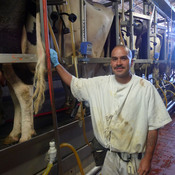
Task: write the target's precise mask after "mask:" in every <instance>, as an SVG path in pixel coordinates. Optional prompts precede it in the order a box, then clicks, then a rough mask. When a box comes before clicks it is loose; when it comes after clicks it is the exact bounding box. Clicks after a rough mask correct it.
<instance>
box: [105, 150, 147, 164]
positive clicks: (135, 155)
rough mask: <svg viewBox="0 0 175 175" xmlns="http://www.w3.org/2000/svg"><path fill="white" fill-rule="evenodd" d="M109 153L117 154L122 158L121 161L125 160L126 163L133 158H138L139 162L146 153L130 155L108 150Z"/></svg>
mask: <svg viewBox="0 0 175 175" xmlns="http://www.w3.org/2000/svg"><path fill="white" fill-rule="evenodd" d="M107 150H108V151H111V152H114V153H117V154H118V156H119V157H120V159H121V160H123V161H124V162H130V160H131V159H132V158H137V159H139V160H141V159H142V157H143V155H144V153H133V154H129V153H125V152H117V151H113V150H110V149H107Z"/></svg>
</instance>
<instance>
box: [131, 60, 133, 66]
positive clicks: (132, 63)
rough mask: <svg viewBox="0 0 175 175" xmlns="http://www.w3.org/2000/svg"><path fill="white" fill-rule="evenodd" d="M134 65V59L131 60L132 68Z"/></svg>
mask: <svg viewBox="0 0 175 175" xmlns="http://www.w3.org/2000/svg"><path fill="white" fill-rule="evenodd" d="M133 63H134V59H131V67H132V66H133Z"/></svg>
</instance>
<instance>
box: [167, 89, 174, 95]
mask: <svg viewBox="0 0 175 175" xmlns="http://www.w3.org/2000/svg"><path fill="white" fill-rule="evenodd" d="M167 92H170V93H172V94H173V95H174V96H175V93H174V92H173V91H171V90H167Z"/></svg>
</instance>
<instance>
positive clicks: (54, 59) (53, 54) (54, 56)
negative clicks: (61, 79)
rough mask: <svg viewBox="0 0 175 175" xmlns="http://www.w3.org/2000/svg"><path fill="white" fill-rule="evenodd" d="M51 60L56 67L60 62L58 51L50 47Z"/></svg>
mask: <svg viewBox="0 0 175 175" xmlns="http://www.w3.org/2000/svg"><path fill="white" fill-rule="evenodd" d="M50 60H51V63H52V64H53V66H54V67H56V66H57V65H58V64H60V63H59V61H58V55H57V52H56V51H55V50H54V49H50Z"/></svg>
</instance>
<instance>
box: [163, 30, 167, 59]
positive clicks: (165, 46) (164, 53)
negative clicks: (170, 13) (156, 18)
mask: <svg viewBox="0 0 175 175" xmlns="http://www.w3.org/2000/svg"><path fill="white" fill-rule="evenodd" d="M163 35H164V41H163V50H164V52H163V59H164V60H166V52H167V50H166V48H167V45H166V44H167V42H166V30H164V34H163Z"/></svg>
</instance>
